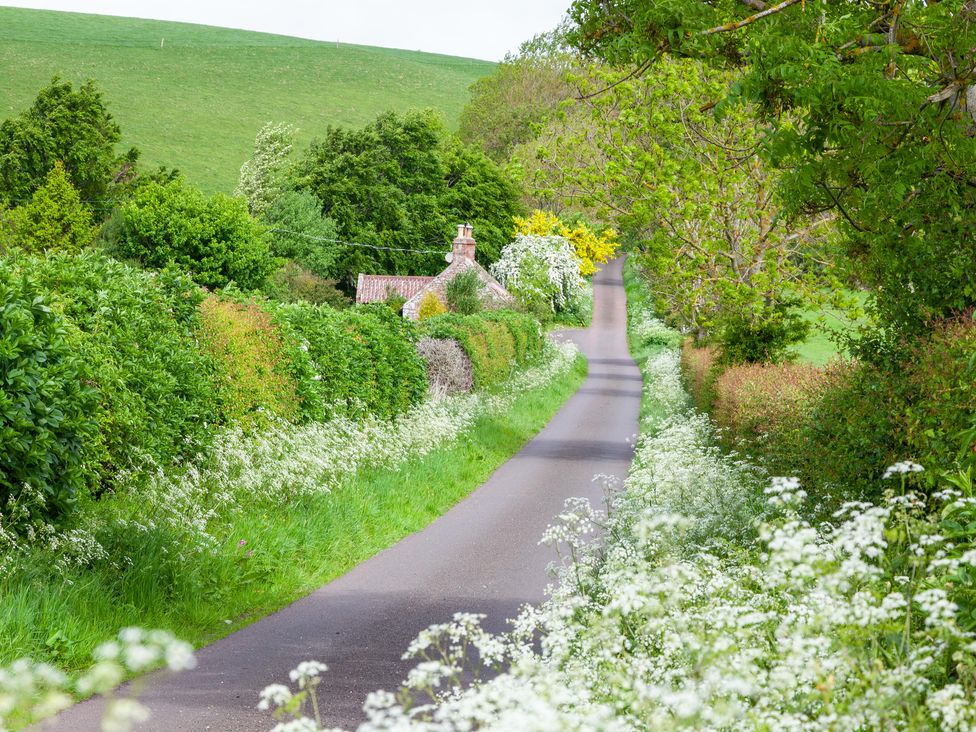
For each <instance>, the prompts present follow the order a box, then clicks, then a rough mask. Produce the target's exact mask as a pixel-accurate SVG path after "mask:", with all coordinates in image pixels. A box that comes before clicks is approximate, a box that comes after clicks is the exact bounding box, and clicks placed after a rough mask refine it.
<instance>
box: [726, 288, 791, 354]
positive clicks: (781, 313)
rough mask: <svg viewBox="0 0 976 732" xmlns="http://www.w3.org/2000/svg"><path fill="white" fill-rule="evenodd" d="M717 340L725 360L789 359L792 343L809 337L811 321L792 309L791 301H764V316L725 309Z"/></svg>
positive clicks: (762, 314)
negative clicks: (727, 311)
mask: <svg viewBox="0 0 976 732" xmlns="http://www.w3.org/2000/svg"><path fill="white" fill-rule="evenodd" d="M719 323H720V325H719V332H718V336H717V338H716V341H717V342H718V344H719V345H720V347H721V351H722V362H723V363H779V362H780V361H784V360H789V359H790V358H792V356H793V354H792V352H791V351H790V347H791V346H792V345H793V344H794V343H799V342H801V341H803V339H804V338H806V337H807V334H808V333H809V332H810V324H809V323H808V322H807V321H805V320H804V319H803V316H802V314H801V313H799V312H797V311H796V310H793V309H791V303H790V302H789V301H783V302H780V303H777V304H776V305H775V306H772V307H771V306H769V305H765V304H764V306H763V308H762V313H761V316H760V317H758V318H750V317H749V315H748V313H745V312H743V311H742V310H739V311H737V312H732V313H723V314H722V315H721V316H720V318H719Z"/></svg>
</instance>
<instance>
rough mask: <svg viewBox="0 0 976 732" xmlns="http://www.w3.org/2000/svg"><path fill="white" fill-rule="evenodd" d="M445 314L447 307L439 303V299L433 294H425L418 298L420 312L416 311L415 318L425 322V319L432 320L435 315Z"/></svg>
mask: <svg viewBox="0 0 976 732" xmlns="http://www.w3.org/2000/svg"><path fill="white" fill-rule="evenodd" d="M446 312H447V306H445V305H444V303H443V302H441V299H440V298H439V297H437V294H436V293H435V292H426V293H424V296H423V297H422V298H420V310H418V311H417V317H418V318H419V319H420V320H426V319H427V318H432V317H434V316H435V315H443V314H444V313H446Z"/></svg>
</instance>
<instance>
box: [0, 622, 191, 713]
mask: <svg viewBox="0 0 976 732" xmlns="http://www.w3.org/2000/svg"><path fill="white" fill-rule="evenodd" d="M94 661H95V663H94V664H93V665H92V666H91V667H90V668H89V669H88V670H87V671H85V672H84V673H82V674H81V675H80V676H78V677H77V678H75V679H69V677H68V676H67V675H66V674H64V673H63V672H61V671H60V670H58V669H56V668H54V667H53V666H50V665H48V664H46V663H36V662H34V661H31V660H28V659H21V660H19V661H15V662H14V663H12V664H11V665H10V666H7V667H5V668H0V730H6V729H8V728H19V727H20V726H23V725H25V724H29V723H31V722H33V721H37V720H39V719H42V718H44V717H48V716H50V715H52V714H56V713H58V712H60V711H62V710H63V709H66V708H67V707H69V706H70V705H71V704H73V703H74V702H75V700H76V696H88V695H90V694H107V693H110V692H111V691H112V690H113V689H114V688H115V687H116V686H118V685H119V683H120V682H121V681H122V679H123V678H125V676H126V675H127V674H130V673H142V672H144V671H148V670H150V669H153V668H158V667H160V666H162V667H164V668H167V669H169V670H170V671H184V670H187V669H191V668H193V667H194V666H195V665H196V660H195V658H194V656H193V648H192V647H191V646H190V645H189V644H188V643H185V642H183V641H180V640H177V639H176V638H175V637H174V636H173V635H172V634H171V633H169V632H167V631H164V630H150V631H146V630H142V629H141V628H125V629H123V630H122V631H120V632H119V634H118V638H117V639H116V640H113V641H109V642H107V643H103V644H102V645H101V646H99V647H98V648H97V649H96V650H95V653H94ZM149 716H150V712H149V710H148V709H147V708H146V707H144V706H143V705H142V704H140V703H139V702H138V701H137V700H136V699H135V698H134V696H130V697H113V698H110V699H109V700H108V704H107V705H106V710H105V715H104V717H103V719H102V727H101V728H102V729H103V730H106V731H107V732H127V731H128V730H130V729H132V728H133V726H134V725H136V724H139V723H141V722H144V721H146V720H147V719H149Z"/></svg>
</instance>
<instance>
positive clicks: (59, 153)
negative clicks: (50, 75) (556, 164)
mask: <svg viewBox="0 0 976 732" xmlns="http://www.w3.org/2000/svg"><path fill="white" fill-rule="evenodd" d="M120 138H121V131H120V129H119V126H118V124H116V122H115V120H114V119H113V118H112V115H111V114H110V113H109V111H108V108H107V107H106V105H105V101H104V100H103V99H102V94H101V92H100V91H99V90H98V88H97V87H96V86H95V83H94V82H93V81H88V82H85V83H84V84H82V85H81V86H80V87H78V89H77V90H76V89H74V88H73V87H72V85H71V82H68V81H62V80H61V79H59V78H58V77H54V79H53V80H52V81H51V83H50V84H49V85H48V86H46V87H44V88H43V89H41V91H40V92H39V93H38V95H37V99H35V100H34V103H33V104H32V105H31V107H30V108H29V109H27V110H26V111H24V112H23V113H22V114H20V115H19V116H17V117H14V118H12V119H7V120H4V121H3V122H2V123H0V203H5V204H8V205H16V204H18V203H23V202H25V201H27V200H28V199H30V197H31V195H32V194H33V193H34V191H35V190H37V188H39V187H40V186H41V185H42V184H43V182H44V180H45V178H46V177H47V175H48V173H50V172H51V170H52V169H53V168H54V165H55V163H57V162H58V161H61V163H62V164H63V165H64V168H65V171H66V172H67V174H68V177H69V179H70V180H71V183H72V185H74V187H75V188H77V189H78V191H79V192H80V193H81V197H82V199H85V200H88V201H91V200H93V199H98V198H100V197H102V196H104V195H105V194H106V192H107V191H108V189H109V186H110V185H111V183H112V182H113V180H115V179H117V178H118V177H120V176H122V175H124V174H125V173H126V171H127V170H128V169H129V168H130V167H131V165H132V164H133V163H134V162H135V159H136V157H137V156H138V153H137V152H136V151H135V150H134V149H133V150H130V151H129V152H128V153H126V154H125V155H124V156H122V157H119V156H117V155H116V153H115V145H116V144H117V143H118V142H119V140H120Z"/></svg>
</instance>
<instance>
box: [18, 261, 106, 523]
mask: <svg viewBox="0 0 976 732" xmlns="http://www.w3.org/2000/svg"><path fill="white" fill-rule="evenodd" d="M84 375H85V370H84V364H83V363H82V360H81V358H80V357H79V356H78V353H77V344H75V343H73V342H72V340H71V338H69V336H68V330H67V328H66V325H65V323H64V321H63V320H62V318H61V317H59V316H58V315H57V314H56V313H55V312H54V311H53V310H52V309H51V306H50V296H49V294H48V293H47V292H46V291H45V290H44V289H43V288H42V287H40V286H39V285H38V284H37V283H36V282H35V281H33V280H32V279H31V278H29V277H28V276H27V275H26V274H25V273H23V272H17V271H14V270H13V269H11V268H9V267H6V266H3V267H0V383H2V384H3V388H2V389H0V511H3V512H4V513H6V514H7V515H5V516H3V517H2V518H3V521H0V523H6V524H7V528H10V524H11V523H12V524H13V528H17V527H18V525H22V524H24V523H26V522H29V521H31V520H34V519H38V518H50V517H54V516H57V515H58V514H60V513H61V512H63V511H64V510H65V509H66V508H67V507H68V506H70V504H71V503H72V501H74V499H75V497H76V496H77V494H78V493H79V492H80V491H81V490H82V489H83V488H84V487H85V485H86V476H85V472H84V458H85V446H86V445H87V444H88V443H89V442H90V441H91V440H92V438H93V436H94V434H95V431H96V428H97V427H96V423H95V420H94V417H93V412H94V410H95V405H96V399H95V392H94V390H93V389H92V388H91V386H90V385H89V384H88V383H87V382H86V380H85V378H84ZM27 492H31V493H35V494H37V493H39V494H40V498H41V500H40V501H38V500H37V499H36V498H35V497H33V496H32V497H30V498H29V497H28V496H26V495H25V493H27ZM28 502H29V503H30V504H32V506H34V507H36V510H37V511H38V513H39V514H40V515H37V514H34V512H33V511H32V510H29V509H26V504H27V503H28ZM11 509H13V511H18V509H19V512H18V513H14V514H13V515H10V513H11ZM2 528H3V527H2V526H0V529H2Z"/></svg>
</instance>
